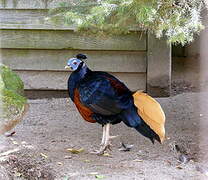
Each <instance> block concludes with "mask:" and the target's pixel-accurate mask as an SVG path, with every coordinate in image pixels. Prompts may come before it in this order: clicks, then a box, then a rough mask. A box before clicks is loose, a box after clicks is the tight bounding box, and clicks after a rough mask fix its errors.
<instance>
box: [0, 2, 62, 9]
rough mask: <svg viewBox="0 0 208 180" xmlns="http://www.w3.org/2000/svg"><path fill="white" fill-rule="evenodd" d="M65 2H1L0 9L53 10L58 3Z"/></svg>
mask: <svg viewBox="0 0 208 180" xmlns="http://www.w3.org/2000/svg"><path fill="white" fill-rule="evenodd" d="M60 2H66V0H1V1H0V8H13V9H23V8H24V9H43V8H54V7H57V6H58V3H60Z"/></svg>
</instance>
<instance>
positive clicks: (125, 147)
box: [119, 142, 134, 152]
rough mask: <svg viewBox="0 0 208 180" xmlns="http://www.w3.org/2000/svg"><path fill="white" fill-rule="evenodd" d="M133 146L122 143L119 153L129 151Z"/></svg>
mask: <svg viewBox="0 0 208 180" xmlns="http://www.w3.org/2000/svg"><path fill="white" fill-rule="evenodd" d="M133 146H134V145H133V144H124V143H123V142H122V143H121V148H120V149H119V151H125V152H126V151H130V150H131V149H132V148H133Z"/></svg>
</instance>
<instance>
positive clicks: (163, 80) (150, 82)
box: [147, 33, 171, 97]
mask: <svg viewBox="0 0 208 180" xmlns="http://www.w3.org/2000/svg"><path fill="white" fill-rule="evenodd" d="M147 38H148V39H147V92H148V94H150V95H151V96H155V97H157V96H160V97H161V96H162V97H165V96H169V95H170V90H171V45H168V44H167V41H166V39H165V38H161V39H157V38H155V37H154V35H152V34H150V33H149V34H148V37H147Z"/></svg>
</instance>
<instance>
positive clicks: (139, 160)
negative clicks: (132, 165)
mask: <svg viewBox="0 0 208 180" xmlns="http://www.w3.org/2000/svg"><path fill="white" fill-rule="evenodd" d="M133 161H134V162H143V160H141V159H134V160H133Z"/></svg>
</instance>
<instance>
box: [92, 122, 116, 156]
mask: <svg viewBox="0 0 208 180" xmlns="http://www.w3.org/2000/svg"><path fill="white" fill-rule="evenodd" d="M115 137H117V136H110V124H109V123H108V124H106V125H104V126H103V136H102V141H101V144H100V145H101V146H100V149H99V150H98V151H95V152H92V154H97V155H102V154H104V152H105V151H106V150H107V149H109V150H111V143H110V140H111V139H113V138H115Z"/></svg>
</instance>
